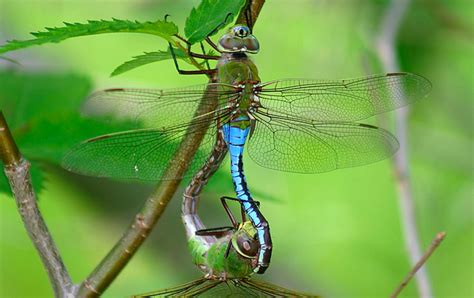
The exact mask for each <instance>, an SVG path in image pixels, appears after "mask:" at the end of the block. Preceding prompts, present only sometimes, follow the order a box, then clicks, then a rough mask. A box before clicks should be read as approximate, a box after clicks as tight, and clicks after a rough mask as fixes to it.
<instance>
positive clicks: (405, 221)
mask: <svg viewBox="0 0 474 298" xmlns="http://www.w3.org/2000/svg"><path fill="white" fill-rule="evenodd" d="M409 4H410V0H392V1H391V2H390V6H389V7H388V9H387V11H386V14H385V16H384V17H383V19H382V23H381V28H380V31H379V35H378V37H377V39H376V49H377V53H378V56H379V59H380V61H381V62H382V65H383V67H384V70H385V72H398V71H400V67H399V63H398V58H397V55H396V48H395V45H396V38H397V34H398V30H399V28H400V25H401V23H402V19H403V17H404V14H405V12H406V10H407V7H408V6H409ZM408 111H409V110H408V108H407V107H403V108H400V109H398V110H396V112H395V121H396V136H397V139H398V141H399V142H400V150H399V151H398V152H397V154H396V155H395V158H394V159H393V168H394V172H395V177H396V179H397V186H398V196H399V203H400V214H401V223H402V226H403V235H404V237H405V245H406V248H407V251H408V255H409V259H410V263H411V265H412V266H413V265H414V264H416V262H417V260H419V259H420V257H421V248H420V247H421V245H420V240H419V235H418V232H417V227H416V216H415V207H414V202H413V194H412V190H411V180H410V168H409V164H408V137H407V116H408ZM416 283H417V287H418V293H419V296H420V297H423V298H425V297H432V296H433V295H432V290H431V285H430V282H429V278H428V274H427V272H426V270H425V268H421V270H420V271H419V272H418V273H417V275H416Z"/></svg>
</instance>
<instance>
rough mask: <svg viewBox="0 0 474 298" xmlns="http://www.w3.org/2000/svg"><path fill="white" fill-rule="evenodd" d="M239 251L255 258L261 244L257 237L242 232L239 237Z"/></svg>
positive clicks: (245, 255) (243, 254)
mask: <svg viewBox="0 0 474 298" xmlns="http://www.w3.org/2000/svg"><path fill="white" fill-rule="evenodd" d="M236 240H237V241H236V242H237V246H238V249H237V250H238V252H239V253H240V254H241V255H242V256H244V257H247V258H253V257H255V256H256V255H257V253H258V249H259V247H260V246H259V244H258V241H257V239H255V238H251V237H249V236H248V235H247V234H241V235H239V236H238V237H237V239H236Z"/></svg>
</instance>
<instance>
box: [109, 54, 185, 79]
mask: <svg viewBox="0 0 474 298" xmlns="http://www.w3.org/2000/svg"><path fill="white" fill-rule="evenodd" d="M174 53H175V54H176V58H179V59H182V60H184V61H186V62H189V61H188V60H187V59H186V58H188V55H187V54H186V53H185V52H183V51H182V50H180V49H177V48H174ZM172 58H173V56H172V55H171V51H170V50H169V48H168V50H167V51H158V52H148V53H147V52H145V53H144V54H143V55H139V56H135V57H133V59H132V60H130V61H127V62H125V63H123V64H121V65H119V66H118V67H117V68H115V70H114V71H113V72H112V74H111V75H110V76H112V77H113V76H116V75H119V74H122V73H124V72H127V71H130V70H132V69H135V68H137V67H140V66H143V65H146V64H149V63H153V62H158V61H163V60H168V59H172Z"/></svg>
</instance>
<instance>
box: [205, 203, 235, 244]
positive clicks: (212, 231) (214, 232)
mask: <svg viewBox="0 0 474 298" xmlns="http://www.w3.org/2000/svg"><path fill="white" fill-rule="evenodd" d="M226 199H230V200H235V201H239V202H240V200H238V199H234V198H229V197H221V203H222V206H223V207H224V210H225V212H226V214H227V216H228V217H229V219H230V221H231V223H232V227H228V226H227V227H218V228H209V229H202V230H198V231H196V235H197V236H215V237H222V236H225V235H226V234H228V233H229V231H235V230H236V229H237V228H238V226H239V223H238V222H237V220H236V219H235V216H234V214H232V211H231V210H230V208H229V205H227V202H226V201H225V200H226Z"/></svg>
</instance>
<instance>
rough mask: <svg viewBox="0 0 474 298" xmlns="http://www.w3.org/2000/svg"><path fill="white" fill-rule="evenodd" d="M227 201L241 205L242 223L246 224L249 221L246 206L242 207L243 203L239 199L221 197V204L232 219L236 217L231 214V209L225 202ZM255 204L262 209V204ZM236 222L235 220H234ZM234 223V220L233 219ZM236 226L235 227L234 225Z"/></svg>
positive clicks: (257, 202)
mask: <svg viewBox="0 0 474 298" xmlns="http://www.w3.org/2000/svg"><path fill="white" fill-rule="evenodd" d="M225 200H229V201H235V202H239V203H240V211H241V214H242V222H245V221H246V220H247V216H246V213H245V209H244V206H243V205H242V203H243V201H242V200H240V199H238V198H232V197H221V202H222V205H224V209H225V210H226V212H227V214H228V215H229V217H230V216H232V217H234V215H233V214H229V212H230V209H229V207H228V206H227V203H226V202H225ZM252 202H254V203H255V204H256V205H257V207H258V208H260V202H259V201H252ZM234 220H235V219H234ZM231 221H232V219H231ZM234 226H235V225H234Z"/></svg>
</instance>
